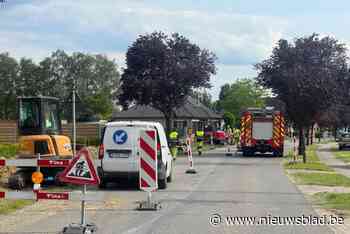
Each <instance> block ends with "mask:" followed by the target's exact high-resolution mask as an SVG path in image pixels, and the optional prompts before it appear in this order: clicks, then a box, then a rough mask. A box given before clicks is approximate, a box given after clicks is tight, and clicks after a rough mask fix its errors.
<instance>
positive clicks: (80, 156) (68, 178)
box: [59, 148, 100, 185]
mask: <svg viewBox="0 0 350 234" xmlns="http://www.w3.org/2000/svg"><path fill="white" fill-rule="evenodd" d="M59 179H60V181H62V182H66V183H71V184H78V185H87V184H90V185H97V184H99V183H100V178H99V177H98V176H97V172H96V169H95V166H94V164H93V161H92V157H91V153H90V151H89V150H88V149H87V148H83V149H81V150H80V151H79V152H78V153H77V155H76V156H75V157H74V158H73V159H72V161H71V162H70V164H69V165H68V167H66V169H65V170H64V171H63V172H62V174H61V175H60V177H59Z"/></svg>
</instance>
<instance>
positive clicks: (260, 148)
mask: <svg viewBox="0 0 350 234" xmlns="http://www.w3.org/2000/svg"><path fill="white" fill-rule="evenodd" d="M284 125H285V123H284V117H283V114H282V113H281V112H280V111H275V110H274V108H273V107H266V108H248V109H247V110H246V111H244V112H243V113H242V116H241V135H240V148H241V150H242V153H243V156H249V155H254V154H255V153H256V152H259V153H267V152H270V153H272V154H273V155H274V156H276V157H282V156H283V144H284V135H285V128H284Z"/></svg>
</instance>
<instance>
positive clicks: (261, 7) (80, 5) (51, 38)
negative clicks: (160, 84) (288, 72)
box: [0, 0, 350, 100]
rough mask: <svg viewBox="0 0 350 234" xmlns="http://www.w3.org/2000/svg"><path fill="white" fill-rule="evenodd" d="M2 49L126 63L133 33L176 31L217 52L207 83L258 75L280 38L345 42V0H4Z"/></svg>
mask: <svg viewBox="0 0 350 234" xmlns="http://www.w3.org/2000/svg"><path fill="white" fill-rule="evenodd" d="M3 1H5V2H4V3H0V17H1V18H0V53H1V52H9V53H10V55H11V56H14V57H16V58H21V57H26V58H32V59H34V61H36V62H39V61H40V60H41V59H43V58H45V57H47V56H50V54H51V53H52V52H53V51H55V50H57V49H63V50H65V51H66V52H68V53H72V52H76V51H79V52H85V53H91V54H97V53H98V54H105V55H107V56H108V57H109V58H111V59H115V61H116V63H117V64H118V66H119V68H120V69H122V68H123V67H125V52H126V51H127V49H128V46H129V45H130V44H131V43H132V42H133V41H135V39H136V38H137V37H138V35H141V34H145V33H151V32H153V31H159V30H161V31H164V32H166V33H168V34H170V33H173V32H178V33H179V34H182V35H184V36H186V37H187V38H188V39H190V41H191V42H193V43H195V44H197V45H199V46H200V47H201V48H206V49H209V50H210V51H212V52H214V53H215V54H216V55H217V57H218V60H217V61H216V64H217V74H216V75H215V76H213V77H212V79H211V84H212V88H211V89H210V90H209V91H210V93H211V94H212V96H213V99H214V100H215V99H217V98H218V94H219V92H220V87H221V86H222V85H224V84H225V83H232V82H234V81H235V80H236V79H239V78H245V77H248V78H251V77H255V76H256V74H257V73H256V71H255V70H254V66H253V65H254V64H256V63H258V62H261V61H262V60H264V59H266V58H268V57H269V55H270V54H271V51H272V49H273V47H274V46H275V45H276V42H277V41H278V40H279V39H281V38H284V39H287V40H293V39H294V38H296V37H301V36H306V35H310V34H312V33H318V34H320V35H321V36H332V37H335V38H336V39H338V40H339V41H341V42H343V43H346V44H347V45H348V44H349V43H350V30H349V28H350V27H349V26H350V1H347V0H333V1H329V0H317V1H316V0H289V1H281V0H264V1H261V0H207V1H203V0H175V1H174V0H172V1H169V0H163V1H161V0H103V1H97V0H91V1H90V0H55V1H54V0H33V1H31V0H1V1H0V2H3Z"/></svg>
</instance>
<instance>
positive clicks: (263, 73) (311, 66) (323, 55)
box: [256, 34, 348, 162]
mask: <svg viewBox="0 0 350 234" xmlns="http://www.w3.org/2000/svg"><path fill="white" fill-rule="evenodd" d="M256 69H257V70H258V73H259V74H258V77H257V80H258V82H259V84H261V85H263V86H265V87H267V88H271V89H272V92H273V93H274V94H276V95H277V97H278V98H279V99H280V100H282V101H283V102H284V103H285V104H286V111H287V114H288V117H289V119H290V120H291V121H292V122H293V123H294V124H295V125H296V126H297V127H298V129H299V140H300V144H299V154H302V155H303V161H304V162H306V156H305V141H304V140H305V139H304V129H305V128H308V127H309V126H311V124H313V122H314V121H315V118H316V116H317V114H318V113H320V112H322V111H324V110H326V109H327V108H328V106H330V105H331V104H334V103H336V102H337V100H338V93H341V92H339V91H340V90H341V86H342V85H341V84H342V83H343V82H344V78H345V77H346V75H347V71H348V68H347V57H346V48H345V46H344V45H343V44H341V43H339V42H338V41H337V40H336V39H334V38H331V37H323V38H319V37H318V35H317V34H313V35H311V36H307V37H302V38H297V39H296V40H295V41H294V43H290V42H288V41H287V40H284V39H281V40H280V41H279V42H278V45H277V46H276V47H275V48H274V50H273V52H272V55H271V56H270V57H269V58H268V59H266V60H264V61H262V62H261V63H259V64H257V65H256Z"/></svg>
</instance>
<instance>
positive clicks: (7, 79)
mask: <svg viewBox="0 0 350 234" xmlns="http://www.w3.org/2000/svg"><path fill="white" fill-rule="evenodd" d="M18 70H19V65H18V63H17V61H16V60H15V59H14V58H11V57H10V56H9V54H8V53H2V54H0V84H1V85H0V107H1V108H0V118H1V119H13V118H14V117H15V115H16V108H15V104H16V91H17V90H16V84H17V83H18Z"/></svg>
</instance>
